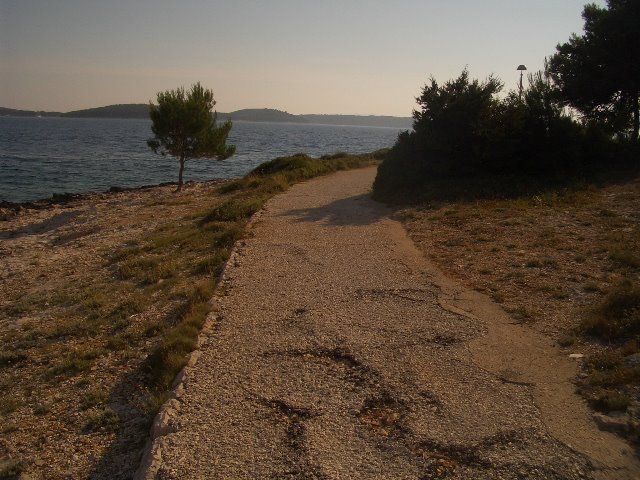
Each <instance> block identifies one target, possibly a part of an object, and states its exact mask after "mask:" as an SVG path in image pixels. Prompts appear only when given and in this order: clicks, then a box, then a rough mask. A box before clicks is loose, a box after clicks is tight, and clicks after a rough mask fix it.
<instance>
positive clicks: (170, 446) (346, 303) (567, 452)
mask: <svg viewBox="0 0 640 480" xmlns="http://www.w3.org/2000/svg"><path fill="white" fill-rule="evenodd" d="M374 175H375V169H364V170H356V171H349V172H343V173H339V174H336V175H332V176H329V177H323V178H320V179H316V180H313V181H309V182H306V183H303V184H299V185H296V186H294V187H293V188H292V189H290V190H289V191H288V192H287V193H285V194H283V195H280V196H277V197H276V198H274V199H273V200H272V201H270V202H269V203H268V205H267V207H266V209H265V210H264V211H263V212H262V213H261V214H260V215H259V216H258V218H257V219H256V220H255V221H254V224H253V226H252V229H251V235H250V237H249V238H248V239H247V240H246V241H245V242H244V243H243V244H242V245H241V246H240V247H239V250H238V252H237V255H236V256H235V257H234V259H232V261H231V262H230V265H229V267H228V269H227V271H226V278H225V280H224V282H223V287H222V289H221V291H222V292H223V293H222V294H220V296H218V297H216V298H215V303H216V312H215V316H216V318H215V320H214V321H212V322H210V323H211V325H210V328H209V329H208V330H207V331H205V333H204V334H203V335H202V339H201V349H200V351H198V352H197V353H196V354H195V355H194V361H193V362H191V363H192V366H191V367H189V368H188V369H187V371H186V373H185V375H184V378H183V384H182V385H181V386H180V387H179V388H178V390H177V399H176V400H172V401H171V402H169V404H167V406H166V408H165V409H164V410H163V415H162V417H163V418H162V419H163V422H164V423H158V425H157V428H156V432H155V434H156V436H157V438H156V439H155V441H154V443H153V449H152V450H151V452H152V455H151V456H150V457H149V459H150V460H151V463H150V465H147V469H146V470H145V471H144V472H143V475H141V477H145V478H149V479H151V478H155V479H429V478H456V479H470V478H481V479H483V478H487V479H502V478H504V479H524V478H532V479H545V480H548V479H578V478H612V479H613V478H616V479H618V478H619V479H624V478H629V479H630V478H638V477H637V476H635V475H634V473H633V472H634V471H635V472H636V473H637V472H638V470H637V465H636V464H635V461H634V460H633V456H632V455H631V454H630V452H629V449H628V447H626V444H624V442H622V441H620V440H619V439H617V438H616V437H614V436H612V435H610V434H606V433H603V432H600V431H598V430H597V429H596V428H595V427H594V425H593V423H592V422H591V420H590V419H589V416H588V415H589V413H588V411H587V410H586V408H585V407H584V405H583V404H581V403H580V401H579V399H578V397H576V396H575V395H574V394H573V393H572V391H571V390H572V387H571V385H570V384H569V383H568V382H567V380H570V378H571V375H572V374H573V372H574V367H573V365H572V364H571V363H570V361H569V360H566V359H564V358H562V357H559V356H558V355H557V353H556V352H555V351H554V350H553V348H552V346H550V345H549V344H548V342H547V341H546V340H545V339H544V338H542V337H538V336H536V335H535V334H533V333H531V332H529V331H525V330H524V329H523V328H522V327H520V326H515V325H511V324H510V321H509V319H508V317H506V315H505V314H504V312H502V311H501V310H500V309H499V307H497V306H495V305H493V304H491V303H490V302H489V301H488V300H487V299H486V298H485V297H482V296H481V295H479V294H477V293H475V292H469V291H466V290H464V289H463V288H461V287H459V286H456V285H455V284H453V283H451V282H449V281H448V280H446V279H445V278H443V277H442V276H441V275H440V274H439V273H438V271H437V270H436V269H435V268H434V267H433V266H432V265H430V264H429V263H428V262H427V261H426V260H425V259H424V258H423V257H422V256H421V255H420V253H419V252H418V251H417V250H416V249H415V248H414V247H413V244H412V243H411V242H410V240H408V238H407V237H406V235H405V233H404V231H403V229H402V227H401V226H400V225H399V224H398V223H397V222H395V221H393V220H391V219H390V218H389V211H387V210H386V209H385V208H383V207H381V206H380V205H378V204H376V203H375V202H373V201H372V200H370V198H369V196H368V192H369V190H370V186H371V182H372V180H373V177H374ZM196 359H197V361H195V360H196ZM149 459H148V460H149Z"/></svg>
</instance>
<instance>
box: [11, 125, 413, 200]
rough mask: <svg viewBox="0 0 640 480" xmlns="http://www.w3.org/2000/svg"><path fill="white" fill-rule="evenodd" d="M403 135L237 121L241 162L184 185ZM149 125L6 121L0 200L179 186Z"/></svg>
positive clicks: (207, 163)
mask: <svg viewBox="0 0 640 480" xmlns="http://www.w3.org/2000/svg"><path fill="white" fill-rule="evenodd" d="M400 131H401V130H400V129H398V128H386V127H359V126H336V125H311V124H297V123H295V124H294V123H264V122H245V121H236V122H234V123H233V128H232V129H231V133H230V136H229V142H228V143H230V144H233V145H235V146H236V154H235V155H234V156H232V157H231V158H229V159H227V160H223V161H216V160H208V159H192V160H188V161H187V163H186V167H185V173H184V180H185V181H189V180H195V181H204V180H213V179H229V178H237V177H242V176H243V175H245V174H246V173H248V172H250V171H251V170H252V169H253V168H255V167H256V166H257V165H259V164H261V163H263V162H265V161H268V160H272V159H274V158H276V157H280V156H285V155H292V154H295V153H306V154H308V155H311V156H313V157H319V156H321V155H325V154H332V153H336V152H348V153H354V154H355V153H368V152H372V151H375V150H377V149H380V148H385V147H391V146H392V145H393V144H394V143H395V141H396V138H397V136H398V133H400ZM151 136H152V133H151V122H150V121H149V120H146V119H98V118H57V117H0V200H4V201H9V202H24V201H30V200H38V199H43V198H49V197H51V196H52V195H53V194H61V193H84V192H95V191H98V192H99V191H105V190H108V189H109V188H111V187H114V186H117V187H137V186H142V185H156V184H160V183H164V182H173V181H176V180H177V176H178V162H177V160H175V159H173V158H171V157H162V156H160V155H156V154H154V153H153V152H152V151H151V150H150V149H149V147H148V146H147V143H146V141H147V139H148V138H150V137H151Z"/></svg>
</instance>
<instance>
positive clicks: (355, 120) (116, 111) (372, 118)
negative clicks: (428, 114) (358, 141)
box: [0, 103, 413, 128]
mask: <svg viewBox="0 0 640 480" xmlns="http://www.w3.org/2000/svg"><path fill="white" fill-rule="evenodd" d="M7 115H8V116H13V117H38V116H41V117H68V118H149V105H148V104H146V103H127V104H120V105H108V106H106V107H97V108H88V109H85V110H74V111H72V112H66V113H62V112H42V111H34V110H15V109H12V108H3V107H0V116H7ZM218 118H219V119H220V120H226V119H231V120H232V121H247V122H280V123H282V122H287V123H315V124H323V125H355V126H366V127H395V128H411V125H412V121H413V120H412V119H411V117H390V116H377V115H368V116H365V115H316V114H310V115H293V114H291V113H288V112H283V111H282V110H276V109H273V108H246V109H243V110H236V111H235V112H230V113H221V112H220V113H218Z"/></svg>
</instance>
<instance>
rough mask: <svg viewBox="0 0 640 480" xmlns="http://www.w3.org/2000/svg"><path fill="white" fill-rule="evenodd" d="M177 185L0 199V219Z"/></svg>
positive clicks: (163, 184)
mask: <svg viewBox="0 0 640 480" xmlns="http://www.w3.org/2000/svg"><path fill="white" fill-rule="evenodd" d="M224 181H227V180H222V179H212V180H205V181H193V180H191V181H188V182H185V187H189V186H193V185H198V184H204V185H209V184H211V185H217V184H219V183H222V182H224ZM176 185H178V183H177V182H162V183H158V184H151V185H141V186H138V187H121V186H118V185H114V186H112V187H109V189H108V190H104V191H102V192H78V193H71V192H64V193H54V194H52V195H51V197H48V198H41V199H38V200H26V201H24V202H10V201H7V200H0V221H6V220H9V219H10V218H12V217H13V216H15V215H17V214H18V213H20V212H21V211H24V210H43V209H46V208H50V207H52V206H56V205H57V206H64V205H67V204H69V203H70V202H75V201H80V200H88V199H91V198H93V197H95V196H101V195H108V194H113V193H122V192H136V191H143V190H149V189H153V188H158V187H172V186H176Z"/></svg>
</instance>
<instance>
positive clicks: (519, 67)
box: [518, 65, 527, 70]
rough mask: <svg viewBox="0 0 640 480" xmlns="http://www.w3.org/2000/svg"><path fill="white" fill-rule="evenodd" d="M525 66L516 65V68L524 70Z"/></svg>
mask: <svg viewBox="0 0 640 480" xmlns="http://www.w3.org/2000/svg"><path fill="white" fill-rule="evenodd" d="M526 69H527V67H525V66H524V65H518V70H526Z"/></svg>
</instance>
